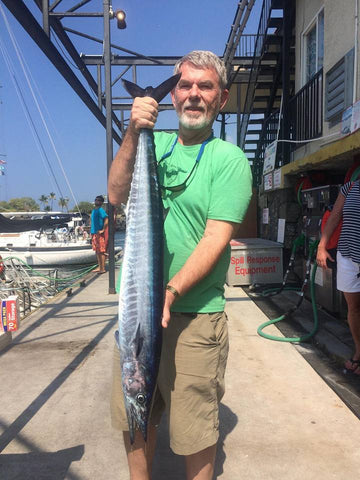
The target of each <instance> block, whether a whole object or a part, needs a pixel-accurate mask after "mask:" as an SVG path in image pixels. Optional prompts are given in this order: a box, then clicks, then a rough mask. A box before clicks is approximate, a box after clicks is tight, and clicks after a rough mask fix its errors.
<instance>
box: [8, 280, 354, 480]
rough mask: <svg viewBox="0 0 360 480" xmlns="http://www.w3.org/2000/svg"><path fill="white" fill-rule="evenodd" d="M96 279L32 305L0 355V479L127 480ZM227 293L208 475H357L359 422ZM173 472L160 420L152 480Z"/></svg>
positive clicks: (240, 297) (246, 303)
mask: <svg viewBox="0 0 360 480" xmlns="http://www.w3.org/2000/svg"><path fill="white" fill-rule="evenodd" d="M106 277H107V276H106V275H100V276H98V275H94V274H93V276H92V277H89V280H88V281H87V284H86V286H85V287H84V288H76V289H74V294H73V295H72V296H71V297H67V296H66V295H65V294H61V295H59V296H58V297H56V298H54V299H53V300H52V301H51V302H49V303H48V304H47V305H44V306H43V307H41V308H40V309H39V310H38V311H36V312H34V313H33V314H32V315H31V316H30V317H28V318H27V319H25V320H24V321H23V324H22V326H21V330H20V331H19V332H17V333H16V334H14V335H13V342H12V344H11V345H10V346H9V347H7V348H6V349H5V350H3V351H2V352H1V356H0V367H1V368H0V398H1V410H0V478H1V480H13V479H21V480H32V479H34V480H40V479H54V480H62V479H69V480H111V479H114V480H115V479H116V480H125V479H128V473H127V466H126V459H125V456H124V453H123V448H122V439H121V435H120V434H119V433H118V432H116V431H114V430H113V429H112V428H111V426H110V415H109V383H110V377H111V371H110V367H111V357H112V349H113V330H114V328H115V324H116V315H117V296H116V295H108V294H107V278H106ZM227 297H228V304H227V312H228V316H229V329H230V339H231V346H230V356H229V363H228V369H227V391H226V394H225V397H224V399H223V402H222V405H221V423H222V426H221V432H220V433H221V435H220V442H219V449H218V456H217V463H216V475H215V478H219V479H223V480H234V479H246V480H255V479H261V480H271V479H277V480H285V479H286V480H287V479H293V480H296V479H301V480H304V479H306V480H312V479H324V480H325V479H327V480H328V479H336V480H348V479H349V478H357V476H358V472H359V471H360V452H359V451H358V449H357V443H358V438H359V436H360V423H359V421H358V419H357V418H356V417H355V416H354V415H353V414H352V413H351V411H350V410H349V409H348V408H347V407H346V405H345V404H344V403H343V402H342V401H341V400H340V399H339V398H338V397H337V395H336V394H335V393H334V392H333V391H332V390H331V389H330V388H329V387H328V386H327V385H326V384H325V382H324V381H323V380H322V379H321V378H320V377H319V376H318V375H317V374H316V372H315V371H314V370H313V369H312V368H311V367H310V365H309V364H308V363H307V362H306V361H305V360H304V358H303V357H302V356H301V355H300V354H299V352H298V351H297V350H296V348H295V347H294V346H293V345H291V344H287V343H279V342H271V341H269V340H265V339H263V338H261V337H259V336H258V335H257V333H256V329H257V327H258V325H259V324H260V323H263V322H264V321H266V320H267V318H266V317H265V316H264V314H263V313H262V312H261V310H259V308H258V307H257V306H256V305H255V303H254V302H253V301H252V300H250V299H249V298H248V297H247V296H246V294H245V293H244V292H243V290H242V289H241V288H239V287H237V288H235V287H231V288H228V289H227ZM267 331H268V332H269V333H271V332H273V333H274V334H277V335H278V334H279V332H278V330H277V329H276V327H274V326H272V327H269V328H268V329H267ZM183 478H185V477H184V468H183V464H182V459H181V458H179V457H177V456H176V455H174V454H172V453H171V451H170V450H169V447H168V442H167V433H166V428H165V422H163V423H162V425H161V427H160V435H159V441H158V445H157V451H156V456H155V465H154V475H153V480H178V479H179V480H180V479H183Z"/></svg>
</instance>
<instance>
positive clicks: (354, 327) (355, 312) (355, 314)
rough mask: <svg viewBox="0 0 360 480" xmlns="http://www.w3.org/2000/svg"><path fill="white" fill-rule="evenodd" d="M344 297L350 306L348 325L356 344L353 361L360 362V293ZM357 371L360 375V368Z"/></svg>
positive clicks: (347, 294)
mask: <svg viewBox="0 0 360 480" xmlns="http://www.w3.org/2000/svg"><path fill="white" fill-rule="evenodd" d="M344 297H345V300H346V303H347V306H348V317H347V318H348V323H349V327H350V331H351V335H352V338H353V340H354V344H355V353H354V355H353V359H354V360H360V293H346V292H344ZM356 370H359V374H360V368H358V369H356ZM356 373H357V372H356Z"/></svg>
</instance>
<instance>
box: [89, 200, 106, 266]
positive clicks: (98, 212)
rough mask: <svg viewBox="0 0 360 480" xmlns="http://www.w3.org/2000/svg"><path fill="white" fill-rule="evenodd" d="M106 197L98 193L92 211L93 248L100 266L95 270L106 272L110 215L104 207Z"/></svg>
mask: <svg viewBox="0 0 360 480" xmlns="http://www.w3.org/2000/svg"><path fill="white" fill-rule="evenodd" d="M103 203H104V197H103V196H102V195H98V196H97V197H96V198H95V208H94V210H93V211H92V212H91V230H90V233H91V235H92V240H91V243H92V248H93V250H94V251H95V252H96V256H97V260H98V264H99V266H98V267H97V268H95V270H94V272H97V273H105V272H106V270H105V260H106V254H107V245H108V215H107V213H106V212H105V210H104V209H103V208H102V205H103Z"/></svg>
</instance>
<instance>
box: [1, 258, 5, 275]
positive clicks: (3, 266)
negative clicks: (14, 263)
mask: <svg viewBox="0 0 360 480" xmlns="http://www.w3.org/2000/svg"><path fill="white" fill-rule="evenodd" d="M4 271H5V265H4V262H3V259H2V256H1V255H0V275H1V274H3V273H4Z"/></svg>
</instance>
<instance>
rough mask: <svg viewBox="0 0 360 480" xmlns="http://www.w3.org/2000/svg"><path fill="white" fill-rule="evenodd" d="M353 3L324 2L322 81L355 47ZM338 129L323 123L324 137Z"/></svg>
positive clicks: (338, 125) (337, 126)
mask: <svg viewBox="0 0 360 480" xmlns="http://www.w3.org/2000/svg"><path fill="white" fill-rule="evenodd" d="M355 1H356V0H347V1H342V2H339V1H337V0H326V1H325V10H324V20H325V32H324V81H325V74H326V72H327V71H329V70H330V69H331V68H332V67H333V66H334V65H335V64H336V63H337V62H338V61H339V60H340V59H341V58H342V57H343V56H344V55H345V54H346V53H347V52H349V50H351V49H352V48H353V47H354V45H355ZM358 3H359V2H358ZM324 86H325V83H324ZM357 91H358V89H357ZM356 98H357V99H358V98H359V97H358V95H356ZM339 128H340V124H335V125H331V124H330V123H329V122H324V130H323V131H324V136H326V135H330V134H332V133H335V132H337V131H339Z"/></svg>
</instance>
